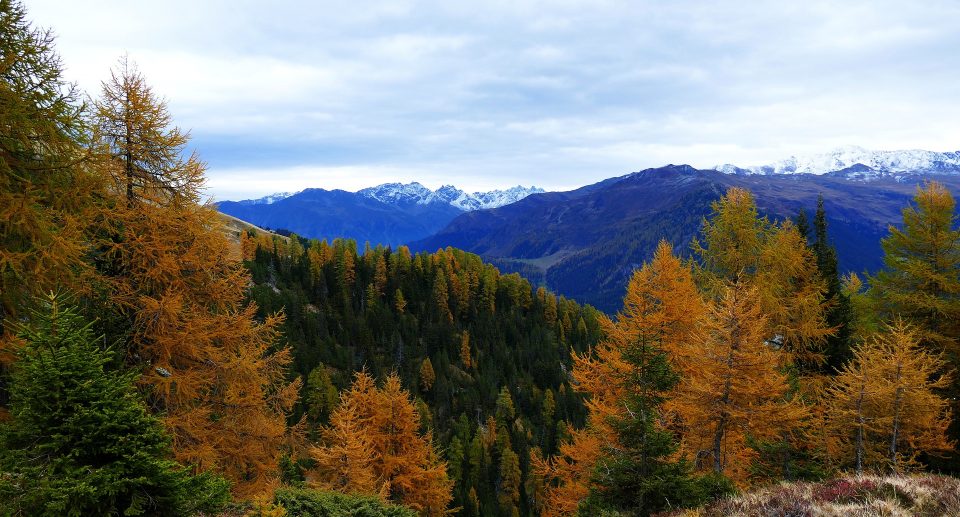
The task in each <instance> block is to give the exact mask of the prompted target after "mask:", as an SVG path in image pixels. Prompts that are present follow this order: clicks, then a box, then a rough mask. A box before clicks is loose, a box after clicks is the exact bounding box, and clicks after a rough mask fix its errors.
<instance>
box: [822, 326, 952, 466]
mask: <svg viewBox="0 0 960 517" xmlns="http://www.w3.org/2000/svg"><path fill="white" fill-rule="evenodd" d="M921 339H922V338H921V333H920V332H918V331H917V330H916V329H915V328H913V327H911V326H910V325H908V324H906V323H904V322H903V321H902V320H896V321H895V322H894V323H893V324H891V325H887V326H886V327H885V328H884V329H883V330H882V331H881V332H880V333H877V334H875V335H873V336H871V337H870V338H869V339H868V340H867V341H866V342H865V343H863V344H862V345H860V346H858V347H857V348H856V349H855V350H854V357H853V360H852V361H851V362H850V363H848V364H847V365H846V367H844V369H843V370H842V371H841V372H840V374H839V375H837V376H836V378H835V379H834V380H833V382H832V383H831V385H830V386H829V388H828V389H827V398H826V405H827V407H828V408H829V409H828V411H827V414H828V418H827V429H828V436H829V438H830V440H831V441H830V443H829V445H830V446H831V447H832V450H831V456H833V457H835V458H837V459H838V460H839V462H840V466H850V465H852V466H853V467H854V469H855V470H856V471H857V472H858V473H859V472H862V471H863V470H864V469H866V468H869V469H874V470H879V471H882V470H887V469H891V470H893V471H895V472H899V471H905V470H910V469H914V468H916V467H917V466H918V462H917V457H918V455H920V454H922V453H931V454H936V453H938V452H942V451H945V450H949V449H950V448H951V447H952V444H951V443H950V442H949V440H948V439H947V437H946V430H947V427H948V425H949V423H950V408H949V403H948V401H947V400H946V399H944V398H943V397H942V396H941V395H940V394H939V391H940V390H941V389H942V388H944V387H945V386H947V385H949V383H950V381H951V379H950V376H949V375H944V374H943V370H944V362H943V360H942V359H941V355H940V354H932V353H930V352H928V351H926V350H924V348H922V346H921V344H920V343H921Z"/></svg>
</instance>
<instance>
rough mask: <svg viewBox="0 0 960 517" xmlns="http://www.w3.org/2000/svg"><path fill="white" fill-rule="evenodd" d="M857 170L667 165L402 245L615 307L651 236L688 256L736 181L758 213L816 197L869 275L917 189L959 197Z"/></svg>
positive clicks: (811, 203)
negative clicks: (448, 254)
mask: <svg viewBox="0 0 960 517" xmlns="http://www.w3.org/2000/svg"><path fill="white" fill-rule="evenodd" d="M866 167H867V166H856V165H854V166H850V167H847V169H848V170H847V171H846V172H845V173H844V174H832V172H836V171H828V172H824V173H823V174H813V173H811V172H807V173H789V174H788V173H769V174H761V173H753V174H751V173H748V172H737V173H729V172H728V173H723V172H720V171H717V170H710V169H707V170H698V169H695V168H693V167H691V166H689V165H668V166H665V167H659V168H655V169H647V170H644V171H640V172H635V173H632V174H628V175H625V176H621V177H618V178H611V179H608V180H605V181H602V182H600V183H596V184H594V185H588V186H586V187H582V188H580V189H577V190H573V191H570V192H549V193H545V194H540V195H537V196H531V197H528V198H526V199H523V200H521V201H519V202H517V203H513V204H510V205H506V206H503V207H501V208H496V209H493V210H483V211H479V212H469V213H464V214H462V215H460V216H459V217H457V218H456V219H454V220H453V221H451V222H450V224H449V225H448V226H447V227H446V228H444V229H443V230H441V231H439V232H438V233H436V234H434V235H432V236H431V237H428V238H426V239H423V240H421V241H418V242H414V243H412V244H411V248H412V249H414V250H415V251H417V250H436V249H438V248H444V247H446V246H453V247H455V248H461V249H464V250H466V251H470V252H472V253H476V254H478V255H480V256H482V257H483V258H484V259H485V260H488V261H490V262H492V263H493V264H495V265H497V266H498V267H500V268H501V270H504V271H507V272H512V271H516V272H519V273H521V274H523V275H524V276H526V277H527V278H530V279H531V280H532V281H534V282H535V283H541V284H545V285H546V286H547V287H549V288H550V289H552V290H553V291H555V292H558V293H560V294H563V295H566V296H568V297H570V298H573V299H575V300H577V301H578V302H580V303H589V304H591V305H594V306H596V307H598V308H600V309H602V310H605V311H608V312H612V311H614V310H616V309H617V308H618V307H619V306H620V304H621V300H622V297H623V293H624V289H625V286H626V282H627V280H628V278H629V275H630V274H631V272H632V271H633V269H634V268H637V267H639V266H640V265H642V264H643V263H644V262H645V261H648V260H649V259H650V257H651V256H652V253H653V250H654V248H655V247H656V244H657V242H658V241H659V240H660V239H662V238H665V239H667V240H668V241H670V242H671V243H672V244H673V245H674V247H675V249H676V250H677V251H678V252H679V253H681V254H688V253H689V250H690V242H691V239H692V238H693V237H694V236H695V235H696V234H697V232H698V231H699V229H700V225H701V222H702V220H703V218H704V217H706V216H707V215H708V214H709V213H710V204H711V202H713V201H715V200H717V199H719V198H720V196H722V195H723V194H724V193H725V192H726V191H727V190H728V189H729V188H731V187H740V188H745V189H748V190H750V191H751V192H753V193H754V195H755V197H756V199H757V205H758V208H759V209H760V211H761V213H763V214H765V215H767V216H770V217H771V218H774V219H785V218H792V217H795V216H796V214H797V212H798V211H799V210H800V209H801V208H802V209H805V210H806V211H807V213H808V214H812V212H813V210H814V208H815V207H816V202H817V196H818V195H819V194H823V196H824V200H825V204H826V210H827V218H828V224H829V231H830V237H831V240H832V241H833V242H834V243H835V244H836V246H837V250H838V255H839V258H840V266H841V269H843V270H844V271H855V272H858V273H859V272H862V271H875V270H876V269H877V268H878V267H879V266H880V264H881V258H882V250H881V248H880V239H881V238H882V237H884V236H885V235H887V233H888V228H889V225H891V224H898V223H899V221H900V220H901V210H902V209H903V208H904V207H905V206H906V205H907V204H908V203H909V202H910V200H911V198H912V196H913V194H914V191H915V188H916V186H917V185H918V184H920V183H922V182H923V181H924V180H926V179H928V178H933V179H937V180H938V181H942V182H943V183H945V184H946V185H947V187H948V188H949V189H950V190H951V191H953V192H954V193H955V194H956V193H960V174H955V173H940V174H938V175H930V174H925V173H920V172H917V173H913V174H910V173H904V174H903V175H898V176H894V175H892V174H887V175H882V176H878V177H875V178H872V179H871V181H851V179H856V178H852V177H850V176H849V175H846V174H847V173H850V174H854V173H856V172H857V170H865V168H866ZM870 170H872V169H870Z"/></svg>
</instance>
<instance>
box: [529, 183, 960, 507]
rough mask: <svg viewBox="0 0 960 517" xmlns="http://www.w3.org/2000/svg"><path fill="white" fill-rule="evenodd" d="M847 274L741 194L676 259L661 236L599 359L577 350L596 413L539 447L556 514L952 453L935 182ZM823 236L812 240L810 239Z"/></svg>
mask: <svg viewBox="0 0 960 517" xmlns="http://www.w3.org/2000/svg"><path fill="white" fill-rule="evenodd" d="M914 203H915V204H914V205H912V206H909V207H907V208H905V209H904V212H903V214H904V223H903V226H902V228H891V233H890V236H889V237H887V238H886V239H885V240H884V241H883V247H884V250H885V252H886V258H885V264H886V268H885V269H884V270H883V271H881V272H880V273H878V274H877V276H875V277H871V278H869V279H868V284H869V286H870V287H869V288H868V289H865V288H864V283H863V282H862V281H861V280H860V279H859V278H858V277H857V276H856V275H850V276H848V277H846V278H843V279H841V278H840V277H839V276H838V273H837V268H836V254H835V252H834V251H833V248H832V246H831V245H830V243H829V239H828V238H827V228H826V223H825V221H826V218H825V214H824V212H823V204H822V202H821V203H820V206H819V208H818V211H817V213H816V215H815V218H814V225H813V228H812V229H811V228H810V225H809V221H808V220H807V217H806V215H805V214H800V215H799V216H798V218H797V222H796V223H794V222H792V221H785V222H781V223H774V222H771V221H769V220H767V219H766V218H761V217H759V216H758V214H757V209H756V205H755V203H754V200H753V197H752V195H751V194H750V193H749V192H747V191H744V190H740V189H731V190H730V191H729V192H728V193H727V194H726V195H725V196H724V197H723V198H722V199H721V200H720V201H718V202H716V203H715V204H714V205H713V212H712V214H711V216H710V217H709V218H708V219H706V220H705V221H704V223H703V226H702V229H701V231H700V236H699V238H698V239H696V240H695V241H694V243H693V252H694V255H695V257H694V260H691V261H689V262H683V261H681V260H680V259H679V258H678V257H677V256H676V255H675V254H674V250H673V249H672V248H671V247H670V246H669V245H668V244H666V242H662V243H661V245H660V247H659V248H658V250H657V252H656V254H655V255H654V257H653V259H652V260H651V261H650V262H649V263H647V264H646V265H644V266H643V268H641V269H640V270H638V271H636V272H635V273H634V275H633V277H632V279H631V281H630V284H629V286H628V289H627V294H626V297H625V299H624V305H623V309H622V310H621V311H620V312H619V313H618V314H617V317H616V319H615V320H614V321H609V322H606V323H605V324H604V334H605V336H604V339H603V340H602V342H601V343H600V344H599V345H598V346H597V347H596V349H595V353H594V354H580V355H576V356H575V367H574V370H573V377H574V380H575V386H576V387H577V389H578V390H580V391H581V392H583V393H584V394H586V395H587V396H588V397H589V398H588V401H587V407H588V409H589V416H588V419H587V425H586V426H584V427H583V428H580V429H577V430H575V431H574V432H573V433H572V436H571V439H570V440H569V441H567V442H565V443H563V444H562V445H561V446H560V454H557V455H554V456H553V457H533V458H532V461H533V463H534V472H535V474H536V476H537V477H539V478H540V479H542V480H543V484H542V485H541V490H542V497H541V498H539V499H538V501H540V502H541V503H542V507H541V509H542V512H543V514H544V515H569V514H575V513H581V514H585V515H596V514H600V513H602V512H612V513H613V514H617V513H623V514H628V515H634V514H641V515H646V514H650V513H655V512H658V511H663V510H667V509H671V508H678V507H689V506H696V505H699V504H702V503H705V502H707V501H709V500H711V499H715V498H716V497H718V496H719V495H721V494H724V493H727V492H731V491H734V490H737V489H739V488H745V487H749V486H752V485H758V484H767V483H771V482H775V481H780V480H797V479H820V478H824V477H829V476H832V475H833V474H835V473H837V472H840V471H846V470H852V471H854V472H856V473H858V474H859V473H863V472H865V471H868V470H871V471H876V472H893V473H903V472H908V471H913V470H917V469H923V468H925V467H927V466H928V465H935V466H937V467H940V468H944V469H950V468H951V467H953V465H954V463H953V462H954V461H955V460H954V458H955V457H956V456H955V448H956V437H957V436H956V431H955V430H954V429H955V427H954V426H953V425H952V424H951V422H954V421H955V419H954V414H955V413H954V409H955V408H953V407H951V406H952V405H955V404H956V402H955V401H956V393H957V389H956V386H957V384H956V381H955V379H956V377H955V376H954V373H953V372H954V371H955V369H956V367H957V356H956V351H955V347H956V344H957V339H958V338H960V326H958V325H957V324H956V322H957V321H958V316H960V296H958V295H960V232H958V231H957V230H956V214H955V202H954V199H953V197H952V196H951V195H950V193H949V192H948V191H947V190H946V189H945V188H944V187H942V186H941V185H939V184H937V183H928V184H927V185H925V186H923V187H922V188H918V191H917V195H916V197H915V199H914ZM811 233H812V234H813V235H810V234H811Z"/></svg>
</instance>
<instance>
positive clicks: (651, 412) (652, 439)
mask: <svg viewBox="0 0 960 517" xmlns="http://www.w3.org/2000/svg"><path fill="white" fill-rule="evenodd" d="M623 358H624V360H626V361H627V362H628V363H630V364H631V366H632V368H631V370H630V373H629V374H628V375H625V376H624V378H623V379H622V381H621V382H623V383H624V384H625V385H626V386H629V389H628V390H626V393H627V395H626V398H625V400H624V404H625V405H626V407H627V411H626V412H625V415H624V416H623V417H615V418H614V422H613V427H614V429H615V431H616V433H617V440H618V442H619V447H617V448H613V449H612V450H609V451H608V454H607V455H606V456H605V457H604V458H601V459H600V460H599V462H598V464H597V466H596V468H595V471H594V476H595V479H596V481H597V487H598V488H596V489H594V490H593V491H592V492H591V494H590V496H589V497H588V498H587V500H586V501H585V502H584V503H582V505H581V512H582V513H583V514H586V515H594V514H598V513H600V511H601V510H613V511H618V512H626V514H630V515H650V514H651V513H656V512H659V511H663V510H666V509H669V508H677V507H684V506H692V505H696V504H698V503H699V502H701V500H702V499H703V498H704V497H705V495H706V494H705V488H704V480H705V479H707V478H705V479H698V478H696V477H694V476H693V475H692V468H691V466H690V465H689V464H688V463H686V462H685V461H684V460H682V459H681V460H679V461H677V460H675V459H674V458H673V457H672V456H673V454H674V453H675V452H676V450H677V448H678V445H677V441H676V438H675V437H674V435H673V433H671V432H670V431H668V430H666V429H663V427H662V426H660V425H659V424H658V423H657V421H658V419H659V418H660V416H661V411H660V408H661V406H662V405H663V403H664V402H665V401H666V398H667V397H666V396H667V394H668V393H670V391H671V390H672V389H673V387H674V386H675V385H676V384H677V382H678V381H679V376H678V375H677V374H676V373H675V372H674V371H673V369H672V368H671V367H670V362H669V359H668V358H667V355H666V353H665V352H664V350H663V349H661V348H660V347H659V345H658V344H657V343H656V340H651V339H647V338H646V337H645V336H643V335H641V336H640V337H639V339H638V341H637V342H636V343H635V344H634V345H633V346H630V347H628V348H626V349H625V350H624V351H623Z"/></svg>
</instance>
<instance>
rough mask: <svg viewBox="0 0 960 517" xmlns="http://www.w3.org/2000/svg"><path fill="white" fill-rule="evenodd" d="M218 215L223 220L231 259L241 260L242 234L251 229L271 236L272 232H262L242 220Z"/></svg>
mask: <svg viewBox="0 0 960 517" xmlns="http://www.w3.org/2000/svg"><path fill="white" fill-rule="evenodd" d="M218 213H219V214H220V218H221V219H222V220H223V230H224V234H225V235H226V236H227V240H229V241H230V258H231V259H235V260H240V259H241V258H242V255H241V252H240V235H241V234H243V232H245V231H247V230H250V229H253V230H256V231H257V232H258V233H265V234H273V232H269V231H267V230H264V229H263V228H260V227H259V226H256V225H254V224H250V223H248V222H246V221H244V220H242V219H237V218H236V217H233V216H232V215H227V214H224V213H223V212H218ZM278 237H280V238H281V239H286V237H283V236H282V235H278Z"/></svg>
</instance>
